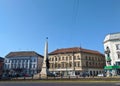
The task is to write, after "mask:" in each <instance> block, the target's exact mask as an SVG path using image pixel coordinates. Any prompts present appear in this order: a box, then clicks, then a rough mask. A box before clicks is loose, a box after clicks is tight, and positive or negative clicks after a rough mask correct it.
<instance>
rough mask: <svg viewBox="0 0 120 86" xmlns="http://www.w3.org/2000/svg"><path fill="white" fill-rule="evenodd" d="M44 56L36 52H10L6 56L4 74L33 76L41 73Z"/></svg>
mask: <svg viewBox="0 0 120 86" xmlns="http://www.w3.org/2000/svg"><path fill="white" fill-rule="evenodd" d="M42 61H43V56H42V55H40V54H38V53H36V52H34V51H21V52H10V53H9V54H8V55H6V56H5V60H4V73H5V74H9V75H14V74H28V75H33V74H36V73H38V72H40V71H41V67H42Z"/></svg>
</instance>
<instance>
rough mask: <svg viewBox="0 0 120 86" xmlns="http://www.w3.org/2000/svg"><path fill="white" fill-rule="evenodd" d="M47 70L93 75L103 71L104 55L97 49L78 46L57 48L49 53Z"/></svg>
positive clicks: (64, 73)
mask: <svg viewBox="0 0 120 86" xmlns="http://www.w3.org/2000/svg"><path fill="white" fill-rule="evenodd" d="M49 62H50V69H49V71H51V72H55V73H57V74H62V75H64V76H66V75H70V76H75V75H81V74H83V73H85V74H89V75H90V76H93V75H94V76H95V75H97V74H99V73H103V71H104V70H103V68H104V66H105V57H104V55H103V54H101V53H100V52H98V51H93V50H88V49H83V48H79V47H74V48H63V49H57V50H55V51H53V52H51V53H49Z"/></svg>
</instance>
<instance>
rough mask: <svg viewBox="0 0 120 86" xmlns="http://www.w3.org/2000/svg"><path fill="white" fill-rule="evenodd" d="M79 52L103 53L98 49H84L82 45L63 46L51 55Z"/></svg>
mask: <svg viewBox="0 0 120 86" xmlns="http://www.w3.org/2000/svg"><path fill="white" fill-rule="evenodd" d="M78 52H84V53H91V54H98V55H103V54H101V53H100V52H98V51H95V50H89V49H83V48H80V47H73V48H62V49H57V50H55V51H53V52H51V53H49V55H55V54H62V53H78Z"/></svg>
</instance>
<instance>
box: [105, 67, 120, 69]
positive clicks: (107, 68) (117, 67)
mask: <svg viewBox="0 0 120 86" xmlns="http://www.w3.org/2000/svg"><path fill="white" fill-rule="evenodd" d="M104 69H120V66H105V67H104Z"/></svg>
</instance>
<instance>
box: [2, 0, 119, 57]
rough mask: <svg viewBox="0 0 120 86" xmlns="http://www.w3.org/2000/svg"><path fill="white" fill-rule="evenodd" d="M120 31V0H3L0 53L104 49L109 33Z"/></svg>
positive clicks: (3, 54)
mask: <svg viewBox="0 0 120 86" xmlns="http://www.w3.org/2000/svg"><path fill="white" fill-rule="evenodd" d="M114 32H120V0H0V56H2V57H4V56H5V55H6V54H8V53H9V52H11V51H26V50H29V51H36V52H38V53H39V54H42V55H43V53H44V45H45V38H46V37H48V38H49V39H48V42H49V52H51V51H53V50H55V49H57V48H67V47H79V46H81V47H83V48H86V49H91V50H98V51H100V52H102V53H103V52H104V49H103V40H104V38H105V36H106V35H107V34H108V33H114Z"/></svg>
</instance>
